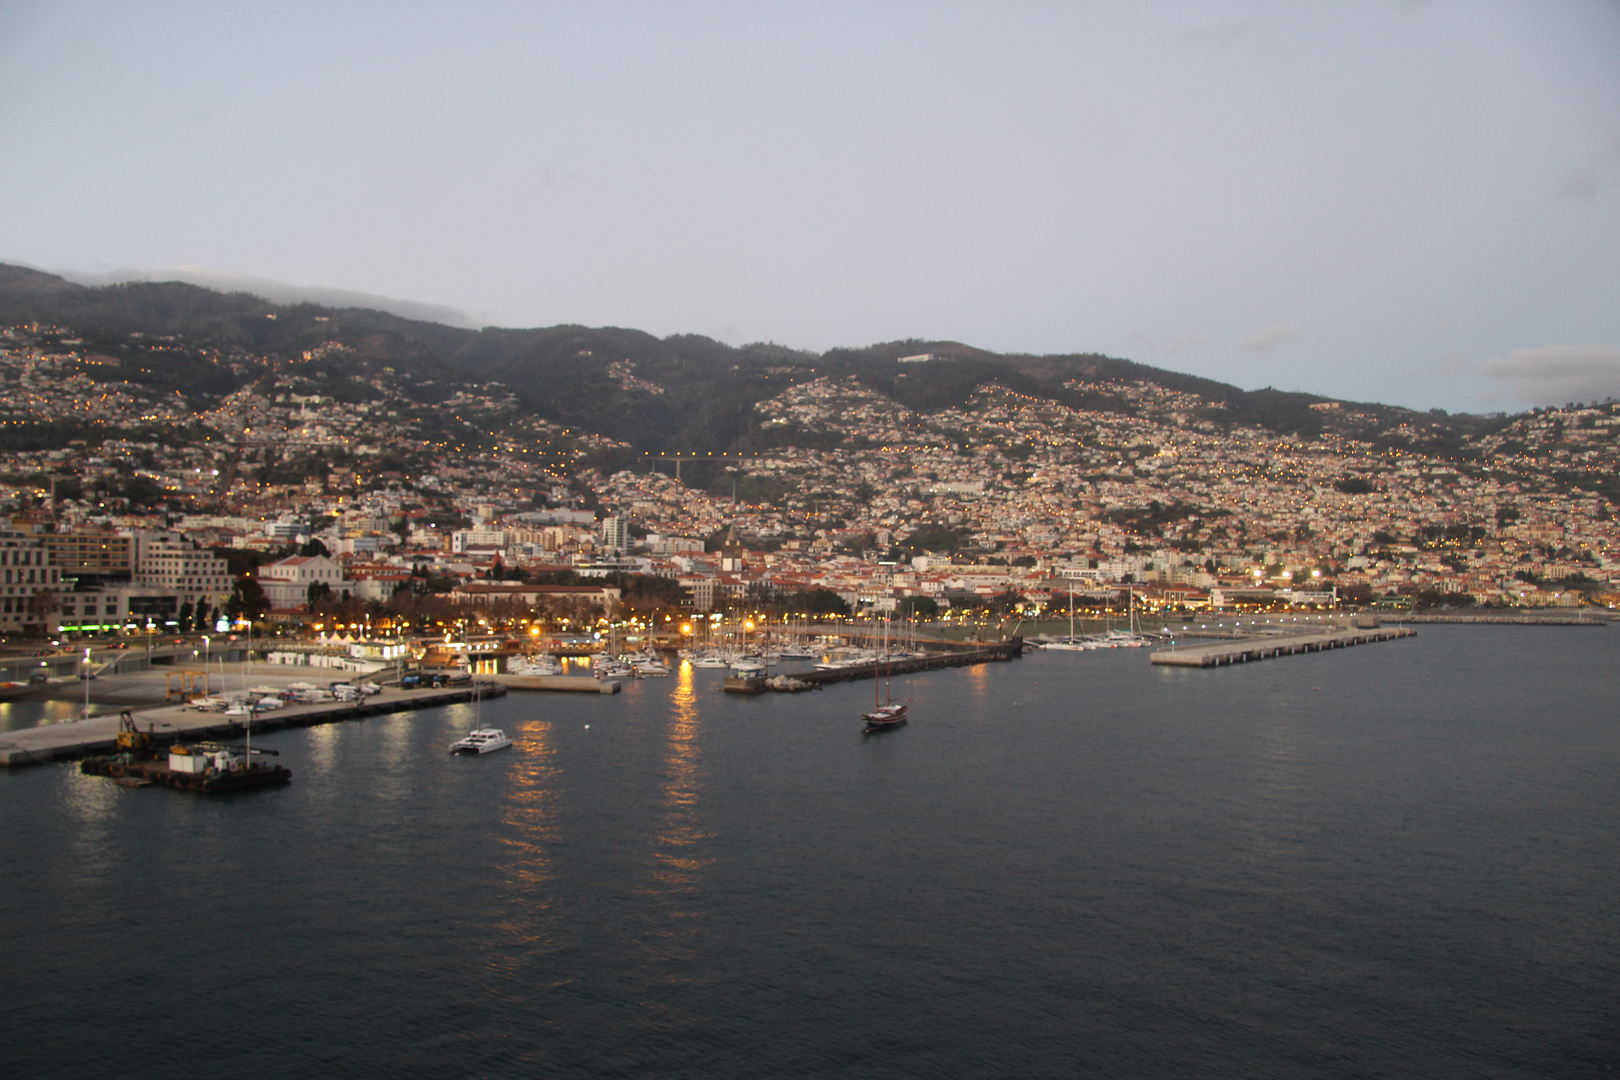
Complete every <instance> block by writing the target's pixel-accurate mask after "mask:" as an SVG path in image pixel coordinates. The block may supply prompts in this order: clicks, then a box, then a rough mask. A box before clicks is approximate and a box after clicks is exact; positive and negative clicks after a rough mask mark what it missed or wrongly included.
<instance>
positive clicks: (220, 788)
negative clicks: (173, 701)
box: [79, 758, 292, 795]
mask: <svg viewBox="0 0 1620 1080" xmlns="http://www.w3.org/2000/svg"><path fill="white" fill-rule="evenodd" d="M79 771H80V772H82V773H84V774H85V775H86V776H109V777H111V778H112V779H113V780H114V781H116V782H117V783H118V784H120V785H122V786H124V787H136V788H139V787H149V786H151V785H153V784H157V785H161V786H162V787H172V788H179V789H181V790H182V791H197V792H201V793H203V794H205V795H224V794H228V793H230V792H233V791H252V790H254V789H255V788H262V787H274V786H275V785H278V784H285V783H287V782H288V781H289V780H291V779H292V770H291V769H288V768H285V767H283V766H281V765H261V764H253V765H248V766H244V767H242V768H238V769H231V770H229V771H226V772H217V771H214V770H209V771H208V772H205V773H190V772H180V771H178V770H175V769H171V768H169V766H168V764H167V763H166V762H165V761H164V760H162V759H159V760H155V761H127V760H121V759H119V758H90V759H88V760H87V761H84V762H81V763H80V764H79Z"/></svg>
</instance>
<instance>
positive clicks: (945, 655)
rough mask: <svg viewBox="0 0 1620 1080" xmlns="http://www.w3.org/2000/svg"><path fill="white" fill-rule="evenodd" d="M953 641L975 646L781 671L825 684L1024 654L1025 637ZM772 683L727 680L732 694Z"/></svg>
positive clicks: (764, 689)
mask: <svg viewBox="0 0 1620 1080" xmlns="http://www.w3.org/2000/svg"><path fill="white" fill-rule="evenodd" d="M951 644H952V645H962V644H969V645H973V646H975V647H973V648H968V649H954V650H952V651H947V652H939V653H935V654H934V655H932V656H918V657H907V658H906V659H904V660H893V661H889V660H879V661H876V662H874V663H870V664H855V665H852V666H850V667H842V668H833V669H830V670H824V669H819V668H818V669H815V670H812V671H784V672H780V673H779V675H780V676H782V677H785V678H788V679H792V680H794V681H795V682H798V683H801V684H804V685H808V686H812V687H814V686H825V685H827V684H829V683H839V682H864V681H865V680H867V679H871V678H874V677H875V676H877V675H879V674H883V673H887V674H890V675H909V674H912V673H914V672H918V671H938V670H939V669H940V668H948V667H968V666H970V665H973V664H994V663H1000V662H1002V661H1006V660H1015V659H1017V658H1018V657H1020V656H1022V655H1023V654H1024V639H1023V638H1009V639H1008V640H1006V641H1003V642H997V643H996V644H994V645H985V644H984V643H983V642H967V643H963V642H952V643H951ZM769 684H770V679H768V678H766V677H765V676H763V675H761V676H755V677H753V678H747V679H740V678H729V679H727V680H726V683H725V690H726V692H727V693H731V694H763V693H765V692H767V691H771V690H775V689H776V688H775V687H773V686H771V685H769Z"/></svg>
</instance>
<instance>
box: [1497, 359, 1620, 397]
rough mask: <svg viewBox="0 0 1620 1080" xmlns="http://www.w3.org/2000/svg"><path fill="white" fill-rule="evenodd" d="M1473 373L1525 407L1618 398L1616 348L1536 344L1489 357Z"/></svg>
mask: <svg viewBox="0 0 1620 1080" xmlns="http://www.w3.org/2000/svg"><path fill="white" fill-rule="evenodd" d="M1475 370H1476V371H1477V372H1478V373H1479V374H1481V375H1484V376H1486V377H1487V378H1489V379H1490V380H1491V381H1492V382H1493V383H1495V384H1496V386H1497V387H1499V388H1500V389H1502V390H1503V391H1505V392H1506V393H1507V394H1508V395H1509V396H1511V397H1514V398H1516V399H1518V400H1519V401H1522V402H1524V403H1525V404H1527V405H1563V404H1565V403H1567V402H1571V401H1602V400H1604V399H1605V398H1611V397H1620V346H1614V345H1539V346H1537V347H1535V348H1533V349H1515V350H1513V351H1512V352H1510V353H1508V354H1507V355H1506V356H1497V357H1492V358H1491V359H1489V360H1486V361H1484V362H1483V363H1481V364H1480V365H1478V367H1477V368H1475Z"/></svg>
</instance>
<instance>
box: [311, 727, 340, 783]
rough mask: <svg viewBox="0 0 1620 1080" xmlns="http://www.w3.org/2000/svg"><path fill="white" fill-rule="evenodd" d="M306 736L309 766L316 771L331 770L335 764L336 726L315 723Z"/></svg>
mask: <svg viewBox="0 0 1620 1080" xmlns="http://www.w3.org/2000/svg"><path fill="white" fill-rule="evenodd" d="M306 738H307V740H308V742H307V746H308V750H309V765H310V768H311V769H313V770H314V771H316V772H322V773H324V772H331V771H332V767H333V766H335V765H336V764H337V741H338V726H337V725H336V724H316V725H315V726H314V727H311V728H310V729H309V734H308V735H307V736H306Z"/></svg>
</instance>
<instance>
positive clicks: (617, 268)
mask: <svg viewBox="0 0 1620 1080" xmlns="http://www.w3.org/2000/svg"><path fill="white" fill-rule="evenodd" d="M0 146H3V147H4V148H5V151H4V159H3V160H4V166H3V168H0V261H9V262H18V263H24V264H26V265H30V266H35V267H39V268H41V269H46V270H52V271H55V272H70V273H72V274H77V275H80V276H81V278H84V279H87V280H88V279H90V278H89V277H88V276H89V275H102V279H103V280H105V279H106V277H107V276H109V275H110V276H112V277H133V276H156V277H169V276H176V275H177V274H178V273H180V272H185V273H188V274H189V275H191V276H192V277H193V278H194V279H198V280H209V279H210V277H209V276H210V275H212V276H213V278H212V279H215V280H224V279H226V278H228V276H229V275H245V276H246V277H247V278H251V279H267V280H268V281H270V282H281V283H286V284H289V285H293V286H304V287H309V286H323V287H330V288H335V289H343V290H349V291H350V294H351V298H350V299H349V301H348V302H355V301H354V300H353V299H352V295H353V294H355V293H360V294H372V295H374V296H383V297H392V298H398V299H402V300H409V301H416V302H418V303H421V304H427V305H443V306H444V307H445V308H448V309H455V310H456V311H459V312H462V313H465V315H466V316H467V318H469V319H470V320H471V321H472V322H473V324H475V325H484V324H494V325H501V326H547V325H552V324H556V323H584V324H587V325H617V326H630V327H636V328H639V329H643V330H647V331H650V332H652V333H655V334H659V335H666V334H673V333H687V332H691V333H701V334H708V335H711V336H713V337H717V338H719V339H721V340H724V341H728V342H731V343H734V344H741V343H744V342H749V341H765V340H769V341H776V342H779V343H782V344H785V345H791V346H795V347H799V348H806V349H815V350H821V349H825V348H828V347H831V346H835V345H865V344H870V343H873V342H878V341H887V340H893V339H897V338H911V337H916V338H950V339H956V340H960V341H964V342H967V343H969V344H973V345H978V346H981V347H985V348H990V349H995V350H999V351H1025V352H1087V351H1099V352H1105V353H1108V354H1110V355H1114V356H1125V357H1130V358H1132V359H1136V360H1140V361H1143V362H1145V363H1150V364H1158V365H1162V366H1165V367H1171V368H1176V369H1179V370H1184V371H1191V372H1196V373H1198V374H1201V375H1208V376H1212V377H1215V378H1219V379H1223V380H1226V381H1229V382H1233V383H1237V384H1238V385H1240V386H1244V387H1250V388H1253V387H1259V386H1266V385H1271V386H1276V387H1279V388H1282V389H1290V390H1293V389H1298V390H1309V391H1313V392H1317V393H1323V394H1329V395H1336V396H1343V397H1347V398H1356V399H1363V400H1379V401H1386V402H1392V403H1397V404H1403V405H1410V406H1414V407H1419V408H1431V407H1440V408H1446V409H1450V410H1454V411H1455V410H1472V411H1481V410H1497V409H1507V410H1514V409H1518V408H1522V407H1524V406H1525V405H1526V404H1529V403H1534V404H1548V403H1563V402H1564V401H1566V400H1592V399H1595V398H1601V397H1605V396H1609V395H1613V396H1616V397H1620V3H1615V2H1613V0H1604V2H1579V0H1572V2H1567V3H1559V2H1549V0H1540V2H1535V3H1517V4H1514V3H1488V2H1482V0H1456V2H1448V0H1435V2H1430V3H1396V2H1379V0H1360V2H1356V3H1344V4H1333V3H1316V2H1312V3H1298V2H1290V3H1275V4H1272V3H1221V2H1207V3H1189V4H1176V3H1097V4H1088V3H1079V2H1075V3H1027V4H1025V3H1014V2H1010V0H998V2H994V3H967V4H950V3H943V2H938V0H931V2H927V3H918V4H910V3H884V2H882V0H862V2H858V3H849V4H841V3H832V2H815V3H809V2H806V3H767V2H762V0H751V2H746V3H696V2H684V0H683V2H673V0H671V2H668V3H628V2H624V3H614V2H597V3H579V4H565V3H556V4H544V3H505V4H492V3H482V4H481V3H473V2H463V3H457V4H449V3H444V4H406V3H379V4H374V5H370V4H363V3H311V4H298V3H293V2H289V0H280V2H277V3H267V4H255V3H247V2H241V3H237V2H233V3H227V4H220V3H197V4H169V3H149V2H142V0H120V2H116V3H78V2H73V0H50V2H29V0H5V2H0ZM254 287H255V288H257V289H258V290H259V291H268V290H269V289H271V288H273V286H270V285H265V284H264V282H263V281H260V282H258V284H257V285H256V286H254ZM340 299H341V298H340ZM440 314H441V316H443V317H446V318H452V317H453V316H451V315H446V314H445V313H444V312H443V311H442V310H441V311H440Z"/></svg>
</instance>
